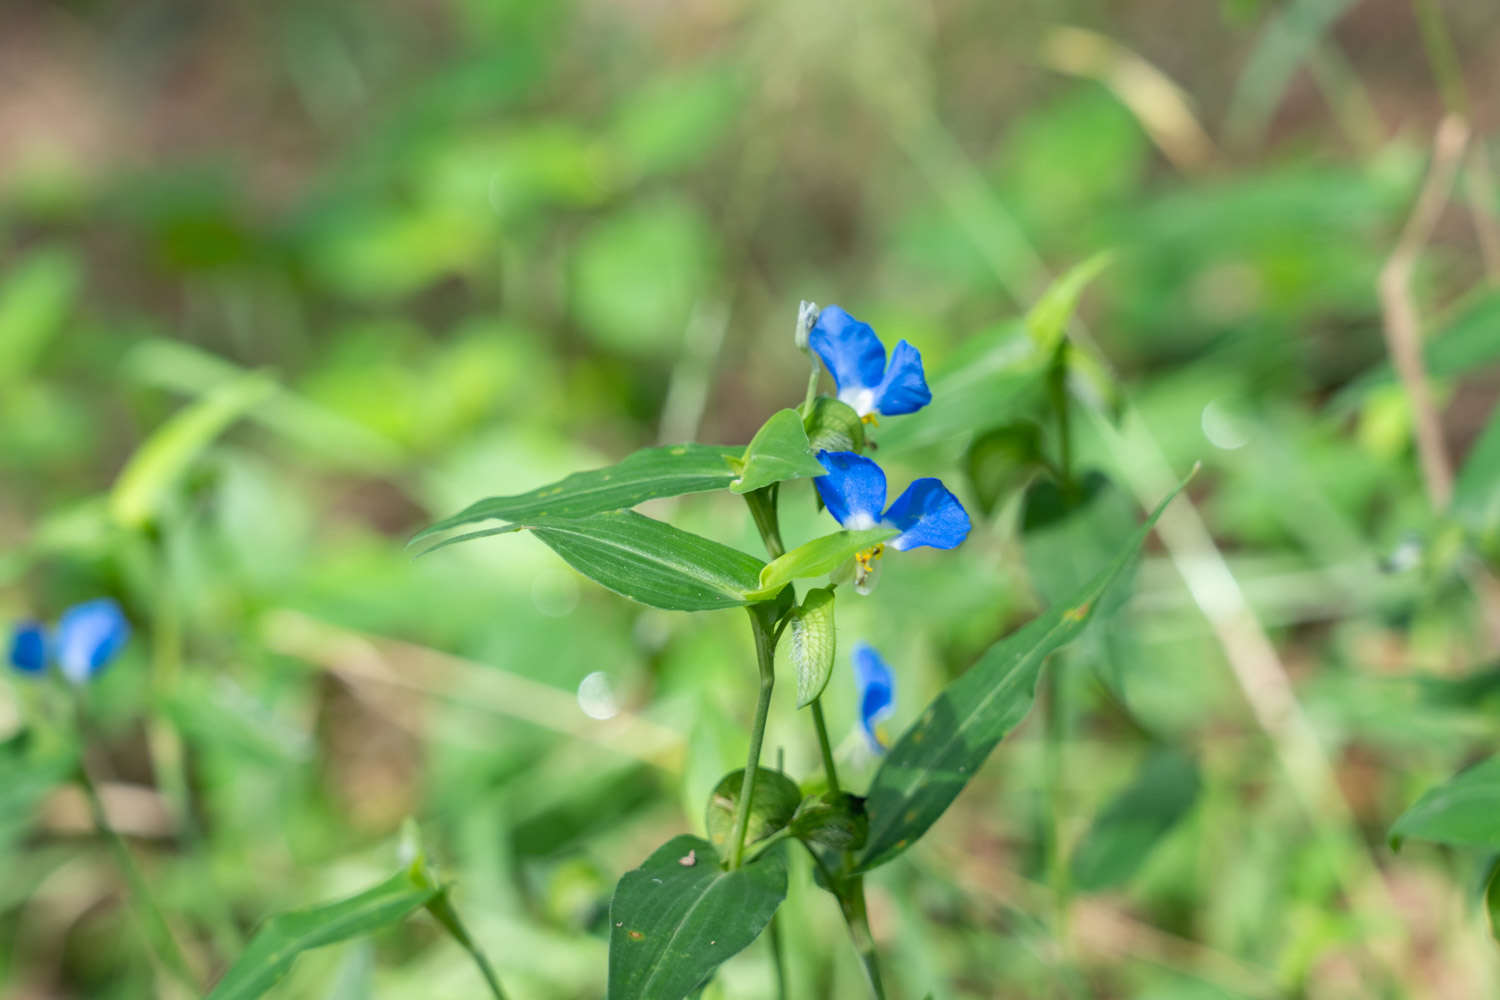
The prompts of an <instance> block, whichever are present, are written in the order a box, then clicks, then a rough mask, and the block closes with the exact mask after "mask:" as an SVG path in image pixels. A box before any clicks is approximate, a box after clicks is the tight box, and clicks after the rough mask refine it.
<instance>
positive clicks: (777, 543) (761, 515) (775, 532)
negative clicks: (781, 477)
mask: <svg viewBox="0 0 1500 1000" xmlns="http://www.w3.org/2000/svg"><path fill="white" fill-rule="evenodd" d="M777 485H780V484H779V483H778V484H775V485H772V486H762V487H761V488H760V489H758V490H751V491H750V492H749V493H746V494H745V506H747V507H749V508H750V516H751V517H752V518H754V520H755V530H757V531H759V532H760V540H761V542H763V543H764V544H765V546H766V551H767V552H769V553H770V554H771V558H772V559H777V558H779V557H781V556H782V555H783V554H785V552H786V546H785V545H783V544H782V542H781V522H780V518H779V517H778V515H777V513H776V500H777V490H776V486H777Z"/></svg>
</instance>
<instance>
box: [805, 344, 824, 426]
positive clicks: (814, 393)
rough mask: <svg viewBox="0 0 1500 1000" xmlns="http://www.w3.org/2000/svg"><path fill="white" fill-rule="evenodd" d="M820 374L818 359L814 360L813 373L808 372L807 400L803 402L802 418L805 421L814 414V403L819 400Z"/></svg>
mask: <svg viewBox="0 0 1500 1000" xmlns="http://www.w3.org/2000/svg"><path fill="white" fill-rule="evenodd" d="M820 374H821V372H819V371H818V359H817V358H813V359H812V371H810V372H808V375H807V398H805V399H804V400H802V418H803V419H804V420H805V419H807V415H808V414H809V413H811V412H812V408H813V403H814V402H815V401H816V400H817V398H818V376H819V375H820Z"/></svg>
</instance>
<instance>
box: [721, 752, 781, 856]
mask: <svg viewBox="0 0 1500 1000" xmlns="http://www.w3.org/2000/svg"><path fill="white" fill-rule="evenodd" d="M744 785H745V769H744V768H743V767H742V768H739V769H738V770H734V771H730V772H729V773H728V774H726V775H724V777H722V778H720V779H719V783H718V784H717V785H715V786H714V791H713V794H712V795H710V796H709V797H708V808H707V809H706V810H705V814H704V827H705V829H707V830H708V839H709V841H710V842H711V843H712V844H713V845H714V849H715V850H719V851H722V850H724V848H726V847H728V846H729V837H730V835H731V833H732V832H733V831H734V814H735V811H736V810H737V808H738V807H739V802H740V789H741V788H743V787H744ZM801 801H802V790H801V789H800V788H798V787H797V783H796V782H795V781H793V780H792V779H791V778H788V777H787V776H786V775H785V774H783V773H781V772H780V771H776V770H772V769H771V768H769V767H759V768H756V769H755V790H754V792H753V793H752V794H751V796H750V822H749V823H748V824H747V825H746V827H745V843H747V844H753V843H755V842H756V841H757V840H763V839H765V838H766V837H769V836H770V835H771V834H773V833H775V832H776V831H778V830H780V829H781V828H782V827H784V826H786V825H787V824H788V823H790V822H791V821H792V816H793V814H795V813H796V812H797V806H798V804H799V803H800V802H801Z"/></svg>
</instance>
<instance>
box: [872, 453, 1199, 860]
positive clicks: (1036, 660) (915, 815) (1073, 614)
mask: <svg viewBox="0 0 1500 1000" xmlns="http://www.w3.org/2000/svg"><path fill="white" fill-rule="evenodd" d="M1184 482H1186V481H1184ZM1181 489H1182V486H1181V485H1179V486H1178V487H1177V489H1175V490H1173V491H1172V492H1171V494H1169V495H1168V496H1167V498H1166V499H1165V500H1163V501H1162V502H1161V504H1160V505H1159V506H1158V507H1157V508H1156V510H1155V511H1154V512H1153V513H1152V515H1151V516H1150V517H1149V518H1148V519H1147V520H1146V523H1145V524H1143V525H1141V527H1140V528H1139V529H1138V530H1137V531H1136V533H1135V535H1134V536H1133V537H1131V538H1130V539H1129V541H1127V542H1126V544H1125V545H1124V546H1123V547H1121V548H1120V550H1119V551H1118V555H1117V556H1116V558H1115V561H1114V563H1113V564H1112V565H1111V566H1109V567H1108V568H1106V569H1105V570H1104V572H1102V573H1100V574H1099V576H1097V577H1096V578H1095V579H1094V580H1093V581H1091V582H1090V583H1089V584H1087V585H1086V586H1084V587H1083V588H1082V589H1080V590H1079V591H1078V592H1077V593H1075V594H1073V595H1072V597H1071V599H1070V600H1068V601H1066V602H1061V603H1058V604H1055V605H1053V606H1052V607H1051V608H1049V609H1048V610H1047V612H1046V613H1045V614H1043V615H1042V616H1040V617H1039V618H1037V619H1035V620H1034V621H1032V622H1030V623H1029V624H1028V625H1026V626H1025V627H1024V628H1022V629H1021V630H1020V631H1018V632H1015V633H1014V634H1012V635H1010V636H1008V637H1006V638H1005V639H1002V640H1001V641H1000V642H998V643H996V644H995V645H994V646H992V647H990V649H989V651H988V652H986V653H985V654H984V656H982V657H980V659H979V662H978V663H976V664H974V666H972V667H970V668H969V670H968V671H967V672H966V673H964V674H963V676H961V677H959V678H958V679H957V680H955V681H954V682H953V683H951V684H949V685H948V686H947V687H946V688H944V689H943V691H942V693H941V694H939V695H938V696H937V698H935V699H933V701H932V703H931V704H930V705H928V706H927V709H926V711H924V712H923V713H922V716H921V718H919V719H918V720H917V722H916V724H915V725H913V726H912V727H911V728H910V729H908V730H907V731H906V732H905V733H903V734H902V736H901V739H900V740H898V741H897V743H896V745H895V746H894V747H893V748H892V749H891V751H890V753H889V754H887V755H886V757H885V758H884V759H883V760H882V761H881V764H880V769H879V770H878V771H876V772H875V778H874V780H873V781H872V782H871V785H870V793H869V796H868V798H867V799H866V810H867V811H868V813H869V817H870V833H869V839H868V840H867V841H866V843H865V847H864V850H863V851H861V852H860V855H859V857H858V859H857V862H856V870H857V871H868V870H869V869H871V868H875V867H877V866H879V865H881V864H884V863H885V862H887V861H889V860H890V859H891V858H893V857H895V856H896V855H897V854H900V853H901V852H902V851H904V850H905V849H906V848H907V847H908V846H910V845H911V843H912V842H913V841H915V840H916V839H917V838H918V837H920V836H922V834H924V833H926V832H927V828H928V827H930V826H932V824H933V823H935V822H936V821H937V819H938V817H939V816H941V815H942V814H943V812H944V811H945V810H946V809H947V808H948V805H949V804H950V803H951V802H952V801H953V800H954V799H955V798H956V797H957V796H958V793H959V792H960V791H962V790H963V787H964V785H966V784H968V782H969V779H970V778H972V777H973V776H974V774H975V772H977V771H978V770H979V767H980V765H982V764H983V763H984V761H985V758H986V757H988V756H989V755H990V751H991V750H993V749H994V748H995V745H996V744H997V743H999V742H1000V740H1001V739H1003V738H1004V737H1005V735H1006V734H1007V733H1009V732H1010V731H1011V729H1013V728H1015V726H1016V724H1017V723H1019V722H1020V721H1021V719H1023V718H1024V717H1025V716H1026V713H1027V712H1028V711H1030V709H1031V705H1032V702H1033V701H1035V700H1036V684H1037V680H1038V678H1040V676H1041V672H1042V664H1043V663H1044V662H1045V660H1046V659H1047V656H1048V654H1050V653H1051V652H1052V651H1053V650H1055V649H1057V648H1058V647H1059V646H1062V645H1063V644H1065V643H1067V642H1070V641H1072V640H1073V639H1074V638H1076V637H1077V635H1078V634H1079V633H1080V632H1082V631H1083V628H1084V626H1085V625H1087V624H1088V622H1089V619H1090V618H1091V617H1092V616H1093V613H1094V611H1095V609H1096V608H1097V607H1098V605H1099V602H1100V598H1101V597H1103V596H1104V594H1105V592H1106V591H1108V590H1109V588H1110V585H1111V584H1113V583H1114V582H1115V580H1116V579H1117V578H1118V577H1119V576H1120V574H1121V573H1122V572H1123V571H1124V570H1125V568H1126V567H1127V566H1128V565H1129V564H1130V562H1131V560H1132V559H1133V558H1134V557H1135V554H1136V551H1137V550H1138V549H1139V548H1140V546H1141V543H1143V542H1144V541H1145V540H1146V534H1147V533H1148V532H1149V531H1150V530H1151V527H1152V525H1154V524H1155V523H1156V519H1157V518H1158V517H1160V516H1161V512H1162V511H1163V510H1164V509H1165V508H1166V505H1167V504H1168V503H1169V502H1170V501H1171V499H1172V497H1174V496H1176V495H1177V492H1178V490H1181Z"/></svg>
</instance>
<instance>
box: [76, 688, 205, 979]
mask: <svg viewBox="0 0 1500 1000" xmlns="http://www.w3.org/2000/svg"><path fill="white" fill-rule="evenodd" d="M80 714H81V713H80ZM82 731H83V730H82V728H80V730H79V733H80V735H81V734H82ZM77 778H78V783H79V785H81V786H82V787H83V795H84V798H86V799H87V800H88V803H89V812H90V813H91V814H92V816H93V819H94V826H95V828H97V829H98V831H99V833H100V835H101V836H103V837H104V839H105V841H107V842H108V843H109V847H110V851H111V853H113V854H114V857H115V864H116V865H118V866H119V869H120V874H121V875H123V876H125V883H126V885H127V886H128V887H129V889H130V898H131V901H132V902H133V903H134V904H135V909H136V915H137V917H138V918H139V919H140V921H141V924H142V929H143V931H144V933H145V935H146V941H147V944H148V945H149V946H150V947H151V949H152V950H153V951H154V952H155V953H156V956H157V959H158V960H159V961H160V962H161V964H162V965H164V966H166V968H168V969H170V970H171V971H172V973H173V974H174V975H176V976H177V977H178V978H179V979H181V980H182V982H183V983H184V984H186V985H187V986H188V987H189V988H191V989H192V990H193V991H195V992H196V991H197V989H198V983H197V981H196V978H195V977H194V975H193V972H192V968H191V967H190V966H189V965H188V961H187V956H185V955H184V954H183V953H182V949H181V948H180V947H179V946H178V944H177V939H176V938H174V937H173V936H172V929H171V928H170V927H168V926H167V921H166V918H165V917H163V916H162V913H161V909H160V908H159V907H157V905H156V900H155V899H154V898H152V895H151V890H150V889H149V888H148V887H147V883H146V878H145V876H144V875H142V874H141V870H140V868H139V867H138V866H137V865H136V863H135V858H133V857H131V855H130V848H129V847H128V846H126V844H125V841H124V839H123V838H122V837H121V836H120V835H119V834H118V833H116V832H115V828H114V827H113V826H112V825H111V824H110V822H109V814H108V813H107V812H105V810H104V800H103V799H102V798H100V796H99V789H98V786H96V785H95V784H94V779H93V778H92V777H91V776H90V775H89V770H88V765H87V764H86V763H85V762H84V760H83V756H82V751H81V750H80V754H79V760H78V773H77Z"/></svg>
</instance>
